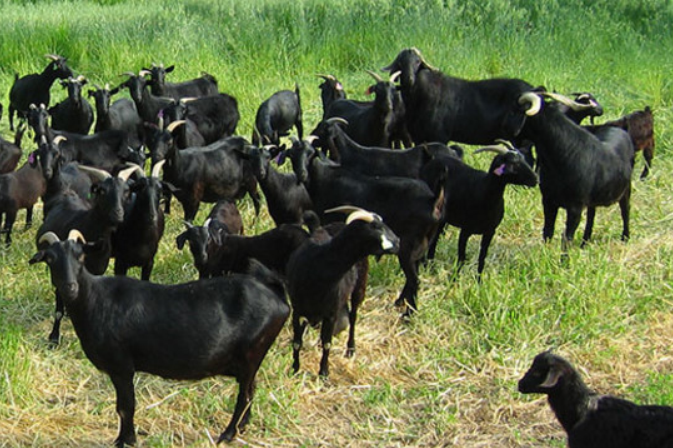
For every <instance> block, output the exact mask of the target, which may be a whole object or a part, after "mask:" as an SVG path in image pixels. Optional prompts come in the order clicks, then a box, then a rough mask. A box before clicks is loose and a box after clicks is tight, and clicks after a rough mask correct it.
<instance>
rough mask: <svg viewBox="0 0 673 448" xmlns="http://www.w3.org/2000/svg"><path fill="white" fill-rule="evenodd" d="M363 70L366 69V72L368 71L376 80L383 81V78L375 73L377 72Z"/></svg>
mask: <svg viewBox="0 0 673 448" xmlns="http://www.w3.org/2000/svg"><path fill="white" fill-rule="evenodd" d="M365 71H366V72H367V73H369V75H370V76H371V77H372V78H374V79H375V80H376V82H383V78H381V77H380V76H379V75H377V74H376V73H374V72H373V71H371V70H365Z"/></svg>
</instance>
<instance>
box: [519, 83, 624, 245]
mask: <svg viewBox="0 0 673 448" xmlns="http://www.w3.org/2000/svg"><path fill="white" fill-rule="evenodd" d="M543 95H544V96H546V97H549V98H552V99H555V100H556V101H559V102H561V103H564V104H566V105H568V106H570V107H572V108H578V109H582V108H586V107H587V106H586V105H583V104H580V103H577V102H575V101H572V100H571V99H570V98H567V97H564V96H562V95H558V94H554V93H543ZM519 101H520V102H521V104H522V105H525V106H526V110H527V112H526V114H527V115H528V119H527V121H526V126H525V127H524V129H523V132H522V136H523V137H525V138H528V139H529V140H532V141H533V142H534V143H535V148H536V150H537V153H538V156H539V157H538V159H539V166H540V190H541V191H542V206H543V209H544V229H543V237H544V239H545V240H549V239H551V238H552V236H553V235H554V225H555V222H556V216H557V214H558V209H559V208H560V207H562V208H565V209H566V211H567V220H566V229H565V233H564V236H563V247H564V252H565V249H566V248H567V245H568V243H569V242H571V241H572V239H573V236H574V234H575V231H576V230H577V227H578V225H579V222H580V219H581V216H582V210H583V209H584V208H588V212H587V222H586V227H585V229H584V236H583V238H582V240H583V244H584V243H586V242H587V241H589V239H591V233H592V230H593V224H594V218H595V214H596V207H597V206H608V205H611V204H614V203H615V202H619V207H620V209H621V215H622V222H623V231H622V240H627V239H628V238H629V214H630V198H631V173H632V171H633V159H634V151H633V144H632V143H631V139H630V137H629V135H628V134H627V133H626V132H625V131H623V130H622V129H618V128H615V127H611V126H609V127H605V128H602V129H600V130H598V131H597V132H595V133H594V134H592V133H591V132H589V131H588V130H586V129H584V128H582V127H580V126H578V125H576V124H575V123H574V122H572V121H571V120H570V119H569V118H568V117H567V116H566V115H565V114H563V112H562V111H560V110H559V109H558V108H556V107H555V105H554V104H551V105H547V104H545V103H544V102H543V101H542V97H541V96H539V95H538V94H535V93H526V94H523V95H521V98H520V100H519Z"/></svg>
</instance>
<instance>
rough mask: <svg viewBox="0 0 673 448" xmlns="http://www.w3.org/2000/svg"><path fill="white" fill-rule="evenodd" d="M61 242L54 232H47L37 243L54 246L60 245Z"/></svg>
mask: <svg viewBox="0 0 673 448" xmlns="http://www.w3.org/2000/svg"><path fill="white" fill-rule="evenodd" d="M59 241H61V240H60V239H59V237H58V235H56V234H55V233H54V232H46V233H45V234H44V235H42V236H41V237H40V239H39V240H38V241H37V244H38V245H40V244H42V243H45V242H46V243H49V244H54V243H58V242H59Z"/></svg>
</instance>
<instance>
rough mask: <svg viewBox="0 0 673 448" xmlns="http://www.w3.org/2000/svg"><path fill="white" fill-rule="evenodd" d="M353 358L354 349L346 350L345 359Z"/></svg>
mask: <svg viewBox="0 0 673 448" xmlns="http://www.w3.org/2000/svg"><path fill="white" fill-rule="evenodd" d="M353 356H355V347H353V348H351V347H349V348H347V349H346V358H352V357H353Z"/></svg>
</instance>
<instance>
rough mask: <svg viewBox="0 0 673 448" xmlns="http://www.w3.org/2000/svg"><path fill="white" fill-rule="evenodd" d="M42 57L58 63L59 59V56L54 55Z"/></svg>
mask: <svg viewBox="0 0 673 448" xmlns="http://www.w3.org/2000/svg"><path fill="white" fill-rule="evenodd" d="M44 57H45V58H47V59H51V60H52V61H58V60H59V59H60V56H58V55H56V54H45V55H44Z"/></svg>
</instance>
